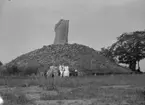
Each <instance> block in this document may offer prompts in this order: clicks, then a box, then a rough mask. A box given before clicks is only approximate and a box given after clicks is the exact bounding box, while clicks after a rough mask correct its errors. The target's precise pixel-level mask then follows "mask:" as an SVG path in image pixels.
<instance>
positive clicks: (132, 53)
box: [110, 31, 145, 70]
mask: <svg viewBox="0 0 145 105" xmlns="http://www.w3.org/2000/svg"><path fill="white" fill-rule="evenodd" d="M110 51H111V52H112V55H113V56H114V57H117V58H118V61H119V63H125V64H129V68H130V69H132V70H136V63H137V62H138V66H139V62H140V60H142V59H144V58H145V31H135V32H130V33H123V34H122V35H121V36H119V37H118V38H117V42H116V43H114V44H112V46H111V48H110ZM138 69H140V67H139V68H138Z"/></svg>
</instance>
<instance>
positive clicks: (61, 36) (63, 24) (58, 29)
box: [54, 19, 69, 44]
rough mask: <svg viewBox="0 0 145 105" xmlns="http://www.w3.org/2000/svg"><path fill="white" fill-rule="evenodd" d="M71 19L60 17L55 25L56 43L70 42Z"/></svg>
mask: <svg viewBox="0 0 145 105" xmlns="http://www.w3.org/2000/svg"><path fill="white" fill-rule="evenodd" d="M68 30H69V20H64V19H60V21H59V22H58V23H57V24H56V25H55V28H54V31H55V39H54V44H66V43H68Z"/></svg>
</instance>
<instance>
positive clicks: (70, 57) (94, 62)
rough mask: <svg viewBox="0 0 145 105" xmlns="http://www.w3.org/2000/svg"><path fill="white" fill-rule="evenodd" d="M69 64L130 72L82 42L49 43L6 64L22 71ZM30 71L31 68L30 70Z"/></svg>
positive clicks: (82, 69)
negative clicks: (81, 43)
mask: <svg viewBox="0 0 145 105" xmlns="http://www.w3.org/2000/svg"><path fill="white" fill-rule="evenodd" d="M59 64H64V65H69V66H70V68H71V70H74V69H78V70H79V71H80V72H83V73H92V72H95V73H129V72H131V71H130V70H129V69H126V68H123V67H121V66H118V65H117V64H115V63H114V62H112V61H110V60H109V59H108V58H106V57H104V56H103V55H101V54H99V52H98V51H96V50H94V49H93V48H90V47H88V46H84V45H80V44H76V43H75V44H65V45H48V46H43V48H40V49H37V50H34V51H32V52H29V53H27V54H23V55H21V56H19V57H17V58H16V59H14V60H12V61H11V62H10V63H8V64H6V67H7V68H9V70H10V69H11V68H12V67H13V66H17V68H18V69H20V71H25V70H27V69H30V68H31V69H34V68H35V70H38V71H45V70H48V67H49V66H50V65H59ZM29 71H30V70H29Z"/></svg>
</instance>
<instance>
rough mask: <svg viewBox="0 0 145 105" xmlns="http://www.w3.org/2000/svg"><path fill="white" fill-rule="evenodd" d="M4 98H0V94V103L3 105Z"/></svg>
mask: <svg viewBox="0 0 145 105" xmlns="http://www.w3.org/2000/svg"><path fill="white" fill-rule="evenodd" d="M3 103H4V100H3V99H2V97H1V96H0V105H3Z"/></svg>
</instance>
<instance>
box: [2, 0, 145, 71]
mask: <svg viewBox="0 0 145 105" xmlns="http://www.w3.org/2000/svg"><path fill="white" fill-rule="evenodd" d="M144 5H145V0H0V61H2V62H3V63H8V62H9V61H11V60H12V59H15V58H16V57H17V56H20V55H22V54H25V53H28V52H30V51H32V50H35V49H38V48H41V47H43V45H50V44H52V43H53V41H54V37H55V32H54V26H55V24H56V23H57V22H58V21H59V20H60V19H61V18H63V19H68V20H69V35H68V37H69V39H68V41H69V43H79V44H83V45H87V46H90V47H92V48H94V49H95V50H100V48H102V47H107V46H110V45H111V44H112V43H113V42H114V41H115V40H116V38H117V37H118V36H120V35H121V34H122V33H124V32H132V31H137V30H144V29H145V6H144ZM144 63H145V60H143V61H141V63H140V64H141V69H142V70H144V71H145V65H144Z"/></svg>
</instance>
